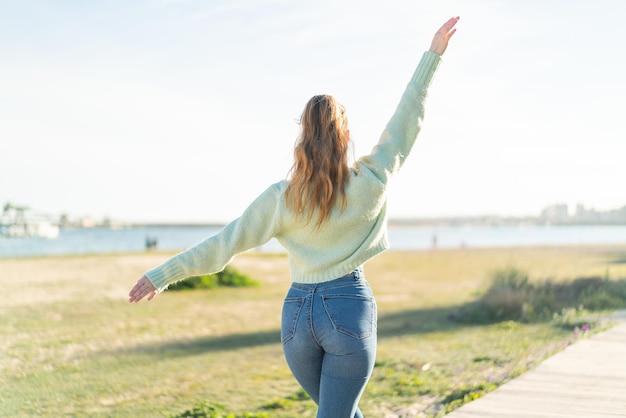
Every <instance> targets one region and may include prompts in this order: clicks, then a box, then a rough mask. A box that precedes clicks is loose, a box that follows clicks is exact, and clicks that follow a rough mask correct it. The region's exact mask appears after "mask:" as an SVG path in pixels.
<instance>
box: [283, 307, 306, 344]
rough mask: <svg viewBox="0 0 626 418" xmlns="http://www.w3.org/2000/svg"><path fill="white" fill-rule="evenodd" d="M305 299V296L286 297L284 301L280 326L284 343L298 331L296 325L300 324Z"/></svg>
mask: <svg viewBox="0 0 626 418" xmlns="http://www.w3.org/2000/svg"><path fill="white" fill-rule="evenodd" d="M304 300H305V298H304V297H298V298H286V299H285V302H284V303H283V312H282V315H281V327H280V339H281V341H282V343H283V344H284V343H286V342H287V341H289V340H290V339H292V338H293V336H294V335H295V333H296V325H297V324H298V318H299V317H300V311H302V306H303V305H304Z"/></svg>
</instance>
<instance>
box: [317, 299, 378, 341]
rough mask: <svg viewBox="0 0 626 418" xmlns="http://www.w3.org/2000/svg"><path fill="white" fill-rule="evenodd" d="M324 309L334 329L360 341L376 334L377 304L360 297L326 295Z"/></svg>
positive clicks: (372, 300)
mask: <svg viewBox="0 0 626 418" xmlns="http://www.w3.org/2000/svg"><path fill="white" fill-rule="evenodd" d="M322 300H323V301H324V309H325V310H326V314H327V315H328V318H329V319H330V321H331V323H332V324H333V328H334V329H335V330H336V331H339V332H341V333H343V334H346V335H349V336H351V337H353V338H356V339H358V340H361V339H364V338H368V337H370V336H371V335H372V334H374V333H375V332H376V302H375V301H374V298H373V297H368V296H360V295H324V296H323V297H322Z"/></svg>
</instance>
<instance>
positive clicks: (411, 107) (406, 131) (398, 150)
mask: <svg viewBox="0 0 626 418" xmlns="http://www.w3.org/2000/svg"><path fill="white" fill-rule="evenodd" d="M440 63H441V56H440V55H438V54H436V53H434V52H431V51H426V52H424V54H423V55H422V59H421V60H420V62H419V64H418V66H417V68H416V70H415V72H414V73H413V76H412V77H411V80H410V81H409V83H408V85H407V87H406V90H405V91H404V94H403V95H402V98H401V99H400V103H399V104H398V107H397V108H396V111H395V113H394V114H393V116H392V118H391V120H390V121H389V122H388V123H387V126H386V127H385V130H384V131H383V133H382V135H381V137H380V140H379V141H378V144H376V146H375V147H374V149H373V150H372V152H371V153H370V154H369V155H367V156H364V157H362V158H360V159H359V161H358V162H357V163H358V164H362V165H364V166H365V167H367V168H368V169H369V170H371V171H372V172H373V173H374V174H375V175H376V177H378V179H379V180H380V181H381V182H383V183H386V182H387V181H388V180H389V178H390V177H392V176H393V175H394V174H396V173H397V172H398V170H399V169H400V167H401V166H402V164H403V163H404V161H405V159H406V157H407V156H408V155H409V152H410V151H411V148H412V147H413V144H414V143H415V139H416V138H417V134H418V133H419V131H420V128H421V125H422V120H423V118H424V104H425V101H426V96H427V93H428V88H429V87H430V84H431V82H432V80H433V77H434V75H435V72H436V70H437V68H438V67H439V64H440Z"/></svg>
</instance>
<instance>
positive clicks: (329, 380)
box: [129, 17, 459, 418]
mask: <svg viewBox="0 0 626 418" xmlns="http://www.w3.org/2000/svg"><path fill="white" fill-rule="evenodd" d="M458 21H459V18H458V17H454V18H451V19H450V20H448V21H447V22H446V23H444V24H443V26H442V27H441V28H440V29H439V30H438V31H437V32H436V33H435V36H434V38H433V40H432V43H431V46H430V49H429V50H428V51H426V52H424V54H423V55H422V58H421V60H420V62H419V64H418V66H417V69H416V70H415V72H414V74H413V76H412V77H411V79H410V80H409V83H408V85H407V87H406V90H405V91H404V94H403V95H402V97H401V99H400V103H399V104H398V106H397V108H396V111H395V113H394V114H393V116H392V117H391V120H390V121H389V122H388V123H387V126H386V127H385V129H384V130H383V133H382V135H381V137H380V140H379V142H378V143H377V144H376V146H375V147H374V148H373V150H372V151H371V152H370V153H369V154H368V155H365V156H363V157H361V158H360V159H358V160H357V161H356V162H355V163H354V165H353V166H352V167H349V166H348V144H349V142H350V131H349V130H348V119H347V117H346V111H345V109H344V107H343V106H342V105H341V104H340V103H339V102H338V101H337V100H335V98H334V97H332V96H329V95H325V94H323V95H318V96H314V97H313V98H311V99H310V100H309V101H308V103H307V104H306V106H305V108H304V111H303V113H302V117H301V121H300V122H301V132H300V135H299V137H298V139H297V142H296V145H295V149H294V163H293V167H292V170H291V173H290V174H291V175H290V177H289V178H288V179H286V180H282V181H279V182H278V183H275V184H273V185H271V186H270V187H269V188H267V189H266V190H265V191H264V192H263V193H262V194H261V195H260V196H258V197H257V198H256V200H254V201H253V202H252V203H251V204H250V206H248V208H247V209H246V210H245V211H244V213H243V214H242V215H241V216H240V217H239V218H237V219H236V220H234V221H232V222H231V223H229V224H228V225H226V226H225V227H224V228H223V229H222V230H221V231H220V232H218V233H217V234H215V235H213V236H211V237H209V238H207V239H206V240H204V241H203V242H201V243H199V244H198V245H196V246H194V247H192V248H190V249H188V250H186V251H184V252H181V253H180V254H177V255H175V256H174V257H172V258H170V259H169V260H167V261H165V262H164V263H163V264H161V265H159V266H157V267H155V268H153V269H151V270H149V271H148V272H146V273H145V275H144V276H143V277H141V278H140V279H139V280H138V281H137V283H136V284H135V286H134V287H133V288H132V290H131V291H130V293H129V302H139V301H140V300H142V299H143V298H144V297H146V296H147V299H148V300H152V299H153V298H154V297H155V295H157V294H158V293H160V292H161V291H163V290H165V289H166V288H167V286H168V285H170V284H172V283H174V282H177V281H179V280H183V279H185V278H187V277H190V276H196V275H201V274H212V273H217V272H219V271H221V270H223V269H224V267H225V266H226V265H227V264H228V263H229V262H230V261H231V260H232V259H233V257H234V256H236V255H237V254H240V253H242V252H244V251H246V250H249V249H252V248H255V247H258V246H260V245H263V244H265V243H266V242H267V241H269V240H270V239H271V238H276V239H277V240H278V241H279V242H280V243H281V244H282V246H283V247H284V248H285V249H286V250H287V252H288V255H289V266H290V273H291V279H292V284H291V287H290V289H289V291H288V293H287V295H286V297H285V301H284V304H283V310H282V324H281V339H282V344H283V351H284V353H285V357H286V359H287V363H288V365H289V367H290V369H291V371H292V372H293V374H294V376H295V377H296V379H297V380H298V382H299V383H300V385H302V387H303V388H304V390H305V391H306V392H307V393H308V394H309V396H310V397H311V399H313V401H315V403H316V404H317V405H318V412H317V417H318V418H353V417H354V418H361V417H363V414H362V413H361V411H360V410H359V408H358V403H359V399H360V398H361V395H362V393H363V390H364V389H365V386H366V384H367V382H368V380H369V378H370V376H371V374H372V370H373V368H374V360H375V355H376V322H377V316H376V303H375V300H374V296H373V294H372V290H371V288H370V286H369V284H368V283H367V281H366V280H365V276H364V273H363V265H364V264H365V262H366V261H368V260H369V259H371V258H372V257H374V256H376V255H378V254H380V253H381V252H383V251H385V250H386V249H387V248H388V247H389V244H388V240H387V213H386V208H387V204H386V202H387V187H388V184H389V181H390V180H391V179H392V178H393V177H394V175H395V174H396V173H397V172H398V170H399V169H400V168H401V166H402V165H403V163H404V161H405V160H406V158H407V156H408V155H409V153H410V151H411V149H412V147H413V144H414V142H415V139H416V138H417V135H418V133H419V131H420V128H421V125H422V120H423V116H424V104H425V100H426V96H427V92H428V88H429V86H430V84H431V82H432V80H433V77H434V74H435V72H436V70H437V68H438V67H439V65H440V63H441V56H442V55H443V53H444V52H445V51H446V48H447V46H448V41H449V40H450V38H451V37H452V35H453V34H454V33H455V32H456V29H455V25H456V24H457V22H458Z"/></svg>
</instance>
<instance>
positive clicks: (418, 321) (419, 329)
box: [120, 306, 471, 357]
mask: <svg viewBox="0 0 626 418" xmlns="http://www.w3.org/2000/svg"><path fill="white" fill-rule="evenodd" d="M459 309H460V307H459V306H457V307H442V308H432V309H415V310H410V311H402V312H397V313H392V314H382V315H380V316H379V318H378V339H379V340H380V339H383V338H390V337H398V336H402V335H407V334H420V333H428V332H434V331H446V330H450V329H455V328H460V327H467V326H471V324H459V323H456V322H454V321H451V320H450V319H449V317H450V315H451V314H452V313H453V312H455V311H458V310H459ZM272 344H280V330H279V329H275V330H266V331H257V332H249V333H242V334H229V335H221V336H206V337H200V338H195V339H190V340H173V341H165V342H162V343H152V344H145V345H140V346H137V347H134V348H124V349H121V350H120V351H121V352H123V353H124V354H145V355H155V356H159V357H162V356H164V355H165V356H168V357H176V356H193V355H198V354H202V353H207V352H219V351H231V350H238V349H245V348H252V347H260V346H265V345H272Z"/></svg>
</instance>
